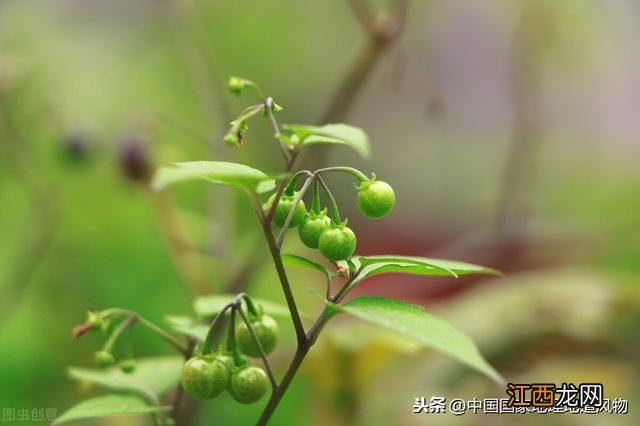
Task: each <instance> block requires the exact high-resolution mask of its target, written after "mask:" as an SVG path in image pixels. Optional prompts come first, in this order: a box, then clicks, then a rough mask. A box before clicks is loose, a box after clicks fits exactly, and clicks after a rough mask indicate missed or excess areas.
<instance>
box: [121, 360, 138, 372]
mask: <svg viewBox="0 0 640 426" xmlns="http://www.w3.org/2000/svg"><path fill="white" fill-rule="evenodd" d="M137 366H138V364H137V363H136V360H135V359H126V360H124V361H121V362H120V370H121V371H122V372H123V373H127V374H131V373H133V372H134V371H136V367H137Z"/></svg>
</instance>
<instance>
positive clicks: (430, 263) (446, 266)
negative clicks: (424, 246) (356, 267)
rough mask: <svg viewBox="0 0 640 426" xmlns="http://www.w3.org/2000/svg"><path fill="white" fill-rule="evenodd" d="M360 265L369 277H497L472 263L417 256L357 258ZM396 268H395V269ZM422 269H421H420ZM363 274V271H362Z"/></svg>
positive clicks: (485, 268) (491, 271) (488, 270)
mask: <svg viewBox="0 0 640 426" xmlns="http://www.w3.org/2000/svg"><path fill="white" fill-rule="evenodd" d="M358 260H359V261H360V264H361V265H362V266H364V267H365V268H367V272H368V273H369V276H371V275H378V274H381V273H384V272H405V271H406V272H405V273H408V274H414V275H451V276H454V277H458V276H460V275H469V274H493V275H499V272H498V271H496V270H495V269H491V268H487V267H485V266H479V265H474V264H472V263H465V262H458V261H454V260H445V259H431V258H428V257H418V256H399V255H377V256H358ZM387 265H390V266H394V267H393V268H390V270H388V271H387V270H385V269H382V270H379V268H384V267H385V266H387ZM396 266H397V267H396ZM403 267H404V271H403ZM421 268H422V269H421ZM363 272H364V271H363Z"/></svg>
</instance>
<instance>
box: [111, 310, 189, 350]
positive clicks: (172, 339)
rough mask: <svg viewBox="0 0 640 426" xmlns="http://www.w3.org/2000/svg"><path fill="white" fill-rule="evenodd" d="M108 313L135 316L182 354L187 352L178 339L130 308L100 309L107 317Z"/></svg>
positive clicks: (144, 325) (141, 323) (136, 319)
mask: <svg viewBox="0 0 640 426" xmlns="http://www.w3.org/2000/svg"><path fill="white" fill-rule="evenodd" d="M110 315H118V316H125V315H127V316H130V317H133V318H135V321H138V322H139V323H140V325H142V326H143V327H145V328H146V329H148V330H149V331H151V332H153V333H155V334H157V335H158V336H160V337H161V338H162V339H164V340H165V341H166V342H167V343H168V344H169V345H171V346H173V347H174V348H175V349H177V350H178V351H179V352H180V353H182V354H187V353H188V348H187V347H185V346H184V345H183V344H182V343H181V342H180V341H179V340H178V339H176V338H175V337H173V336H172V335H170V334H169V333H167V332H166V331H164V330H163V329H161V328H160V327H158V326H157V325H155V324H154V323H152V322H151V321H149V320H148V319H146V318H144V317H141V316H140V315H138V314H137V313H136V312H134V311H130V310H127V309H119V308H115V309H107V310H105V311H102V316H103V317H107V316H110Z"/></svg>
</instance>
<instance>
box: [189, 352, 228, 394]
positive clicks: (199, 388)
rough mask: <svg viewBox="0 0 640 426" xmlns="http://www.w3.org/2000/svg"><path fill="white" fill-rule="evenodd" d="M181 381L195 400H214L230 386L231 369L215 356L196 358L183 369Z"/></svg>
mask: <svg viewBox="0 0 640 426" xmlns="http://www.w3.org/2000/svg"><path fill="white" fill-rule="evenodd" d="M180 381H181V383H182V387H183V388H184V390H185V391H186V392H187V393H188V394H189V395H191V396H193V397H194V398H198V399H212V398H215V397H216V396H218V395H220V394H221V393H222V392H223V391H225V390H226V389H227V387H228V386H229V369H228V368H227V365H226V364H225V363H224V361H222V360H220V359H218V357H216V356H214V355H204V356H195V357H193V358H191V359H189V360H188V361H187V362H186V363H185V364H184V367H182V375H181V379H180Z"/></svg>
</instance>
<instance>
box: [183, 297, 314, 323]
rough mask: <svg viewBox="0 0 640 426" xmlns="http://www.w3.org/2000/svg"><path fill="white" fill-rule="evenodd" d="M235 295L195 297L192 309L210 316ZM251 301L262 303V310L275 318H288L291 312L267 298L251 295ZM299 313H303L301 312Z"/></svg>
mask: <svg viewBox="0 0 640 426" xmlns="http://www.w3.org/2000/svg"><path fill="white" fill-rule="evenodd" d="M236 297H237V295H236V294H215V295H211V296H201V297H198V298H196V300H195V301H194V303H193V310H194V311H195V312H196V314H197V315H198V316H199V317H201V318H211V317H213V316H214V315H216V314H217V313H218V312H220V311H221V310H222V308H223V307H224V305H226V304H227V303H229V302H233V301H234V300H235V298H236ZM251 300H253V303H255V304H256V305H262V307H263V308H264V312H265V313H266V314H268V315H270V316H272V317H274V318H275V319H278V318H280V319H289V318H291V314H290V313H289V308H287V306H285V305H281V304H279V303H275V302H270V301H268V300H263V299H257V298H255V297H252V298H251ZM300 315H303V316H304V314H303V313H302V312H301V313H300Z"/></svg>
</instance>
